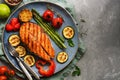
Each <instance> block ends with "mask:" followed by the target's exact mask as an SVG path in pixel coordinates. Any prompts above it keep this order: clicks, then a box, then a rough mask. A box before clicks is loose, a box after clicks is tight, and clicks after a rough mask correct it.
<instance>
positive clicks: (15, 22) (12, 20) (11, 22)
mask: <svg viewBox="0 0 120 80" xmlns="http://www.w3.org/2000/svg"><path fill="white" fill-rule="evenodd" d="M17 23H19V20H18V18H12V19H11V21H10V24H11V25H12V26H14V25H15V24H17Z"/></svg>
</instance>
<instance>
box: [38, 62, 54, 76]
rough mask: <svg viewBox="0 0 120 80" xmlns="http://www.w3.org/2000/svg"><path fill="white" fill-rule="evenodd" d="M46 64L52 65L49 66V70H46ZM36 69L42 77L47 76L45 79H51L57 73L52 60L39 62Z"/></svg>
mask: <svg viewBox="0 0 120 80" xmlns="http://www.w3.org/2000/svg"><path fill="white" fill-rule="evenodd" d="M45 64H50V65H49V66H48V69H47V70H46V69H44V68H43V67H44V65H45ZM36 68H37V69H38V72H39V73H40V74H41V75H42V76H45V77H50V76H52V75H53V74H54V72H55V68H56V65H55V62H54V61H53V60H50V61H48V62H47V61H44V60H38V61H37V62H36Z"/></svg>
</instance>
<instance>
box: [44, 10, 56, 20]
mask: <svg viewBox="0 0 120 80" xmlns="http://www.w3.org/2000/svg"><path fill="white" fill-rule="evenodd" d="M53 17H54V12H53V11H51V10H50V9H47V10H46V11H45V12H44V13H43V19H44V20H46V21H47V22H50V21H52V19H53Z"/></svg>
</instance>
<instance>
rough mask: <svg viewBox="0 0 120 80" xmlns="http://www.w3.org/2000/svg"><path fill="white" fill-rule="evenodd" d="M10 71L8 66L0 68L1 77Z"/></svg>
mask: <svg viewBox="0 0 120 80" xmlns="http://www.w3.org/2000/svg"><path fill="white" fill-rule="evenodd" d="M7 71H8V67H7V66H0V75H3V74H5V73H6V72H7Z"/></svg>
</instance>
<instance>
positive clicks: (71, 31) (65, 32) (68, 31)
mask: <svg viewBox="0 0 120 80" xmlns="http://www.w3.org/2000/svg"><path fill="white" fill-rule="evenodd" d="M74 34H75V32H74V29H73V28H72V27H71V26H66V27H65V28H64V29H63V36H64V37H65V38H66V39H71V38H73V36H74Z"/></svg>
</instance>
